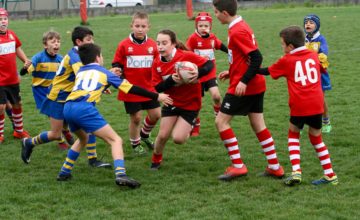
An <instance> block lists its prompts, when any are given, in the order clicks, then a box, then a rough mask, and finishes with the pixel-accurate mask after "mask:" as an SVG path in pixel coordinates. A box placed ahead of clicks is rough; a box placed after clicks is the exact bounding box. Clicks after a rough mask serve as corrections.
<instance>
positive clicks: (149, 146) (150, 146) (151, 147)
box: [141, 138, 154, 150]
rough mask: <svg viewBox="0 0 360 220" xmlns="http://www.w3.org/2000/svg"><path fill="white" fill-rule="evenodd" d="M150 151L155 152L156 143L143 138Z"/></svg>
mask: <svg viewBox="0 0 360 220" xmlns="http://www.w3.org/2000/svg"><path fill="white" fill-rule="evenodd" d="M141 140H142V141H143V142H144V143H145V144H146V146H147V147H148V148H149V150H154V142H153V141H152V140H151V139H150V138H141Z"/></svg>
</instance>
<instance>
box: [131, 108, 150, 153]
mask: <svg viewBox="0 0 360 220" xmlns="http://www.w3.org/2000/svg"><path fill="white" fill-rule="evenodd" d="M141 118H142V111H141V110H140V111H137V112H134V113H131V114H130V122H129V137H130V143H131V146H132V149H133V152H134V153H135V154H137V155H144V154H145V153H146V150H145V148H144V147H143V146H142V145H141V139H140V129H141V127H140V126H141Z"/></svg>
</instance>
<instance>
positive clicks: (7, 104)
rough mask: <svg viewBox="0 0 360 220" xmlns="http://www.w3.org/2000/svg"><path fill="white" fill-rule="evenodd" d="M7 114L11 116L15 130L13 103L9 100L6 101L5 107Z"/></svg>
mask: <svg viewBox="0 0 360 220" xmlns="http://www.w3.org/2000/svg"><path fill="white" fill-rule="evenodd" d="M5 112H6V115H7V116H8V117H9V119H10V121H11V124H12V127H13V130H14V129H15V124H14V119H13V117H12V105H11V103H10V102H9V101H6V108H5Z"/></svg>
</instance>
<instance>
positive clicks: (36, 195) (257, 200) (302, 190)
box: [0, 7, 360, 219]
mask: <svg viewBox="0 0 360 220" xmlns="http://www.w3.org/2000/svg"><path fill="white" fill-rule="evenodd" d="M359 12H360V7H319V8H291V9H290V8H288V9H252V10H242V11H240V12H239V13H240V14H241V15H242V16H243V17H244V19H245V20H246V21H247V22H248V23H249V24H250V25H251V27H252V28H253V30H254V32H255V36H256V37H257V40H258V43H259V48H260V51H261V52H262V54H263V56H264V62H263V65H264V66H267V65H269V64H271V63H272V62H274V61H276V60H277V58H279V57H280V56H281V55H282V51H281V47H280V43H279V38H278V32H279V31H280V29H282V28H283V27H285V26H287V25H291V24H298V25H302V19H303V17H304V16H305V15H306V14H309V13H316V14H318V15H319V16H320V18H321V32H322V33H323V34H324V35H325V36H326V38H327V41H328V44H329V45H330V54H329V59H330V63H331V64H330V65H331V66H330V68H329V72H330V74H331V77H332V83H333V90H332V91H331V92H329V93H328V94H327V100H328V103H329V107H330V113H331V116H332V124H333V131H332V133H331V134H329V135H324V141H325V143H326V144H327V146H328V148H329V151H330V153H331V155H332V161H333V166H334V170H335V172H337V174H338V177H339V180H340V184H339V185H338V186H336V187H333V186H325V187H320V188H319V187H314V186H312V185H311V184H310V182H311V180H313V179H316V178H319V177H320V176H321V175H322V169H321V166H320V164H319V161H318V159H317V157H316V154H315V152H314V150H313V148H312V146H311V145H310V143H309V141H308V138H307V135H303V137H302V142H301V143H302V145H301V146H302V152H301V153H302V169H303V184H302V185H300V186H299V187H296V188H288V187H285V186H284V185H283V184H282V181H280V180H274V179H269V178H265V177H261V176H259V174H260V173H262V172H263V171H264V169H265V166H266V161H265V157H264V156H263V154H262V151H261V147H260V146H259V143H258V141H257V139H256V137H255V135H254V134H253V133H252V132H251V129H250V126H249V124H248V121H247V118H245V117H237V118H235V119H234V120H233V122H232V126H233V128H234V131H235V132H236V134H237V137H238V140H239V144H240V146H241V153H242V157H243V159H244V162H245V163H246V164H247V166H248V169H249V174H248V176H247V177H244V178H242V179H239V180H236V181H233V182H230V183H224V182H219V181H218V180H217V176H218V175H219V174H221V173H222V172H223V171H224V169H225V168H226V167H227V166H228V165H229V163H230V161H229V159H228V156H227V153H226V150H225V149H224V147H223V145H222V142H221V141H220V138H219V136H218V133H217V132H216V129H215V126H214V116H213V113H212V107H211V104H210V100H209V96H206V97H205V99H204V107H203V110H202V111H201V118H202V125H201V135H200V136H199V137H197V138H191V139H190V140H189V141H188V142H187V143H186V144H185V145H181V146H177V145H175V144H173V143H172V142H171V141H169V142H168V144H167V146H166V149H165V152H164V161H163V167H162V169H161V170H159V171H158V172H151V171H150V170H149V165H150V158H151V155H150V154H148V155H147V156H145V157H134V156H133V155H132V153H131V149H130V144H129V142H128V134H127V130H128V129H127V124H128V121H129V119H128V116H127V115H126V114H125V113H124V108H123V104H122V103H120V102H118V101H116V95H115V94H112V95H111V96H103V99H102V102H101V103H100V104H99V105H98V108H99V109H101V112H102V113H103V114H104V115H105V117H106V119H108V121H109V123H110V124H111V125H112V126H113V127H114V128H115V129H116V131H117V132H118V133H119V134H120V135H121V136H122V137H123V139H124V142H125V146H124V149H125V152H126V167H127V171H128V174H129V175H130V176H132V177H134V178H136V179H138V180H140V181H141V182H142V186H141V188H139V189H137V190H129V189H126V188H119V187H117V186H116V185H115V184H114V174H113V170H103V169H94V168H90V167H89V166H88V164H87V159H86V153H85V152H83V153H82V155H81V156H80V157H79V159H78V162H77V163H76V165H75V167H74V169H73V175H74V178H73V180H72V181H70V182H61V183H60V182H57V181H56V179H55V178H56V175H57V173H58V171H59V169H60V167H61V165H62V163H63V160H64V158H65V156H66V152H63V151H60V150H58V148H57V146H56V144H55V143H49V144H46V145H43V146H39V147H37V148H35V150H34V153H33V156H32V158H31V159H32V161H31V164H29V165H25V164H23V162H22V161H21V159H20V143H19V141H17V140H14V139H13V138H12V136H11V132H12V131H11V125H10V124H9V120H7V122H6V131H5V138H6V141H5V143H4V144H2V145H1V146H0V148H1V155H0V157H1V160H0V169H1V178H0V219H358V217H359V216H360V211H359V210H360V205H359V198H360V197H359V196H360V195H359V192H360V183H359V182H360V181H359V180H360V171H359V164H360V157H359V156H360V154H359V146H358V143H359V141H360V139H359V135H358V134H357V130H356V129H357V128H358V126H359V124H360V120H359V116H358V111H359V106H360V101H359V97H360V96H359V95H360V94H359V91H360V86H359V80H358V79H359V76H358V75H357V74H359V64H360V61H359V58H360V45H359V43H358V42H359V39H360V26H359V24H358V23H357V22H358V21H359V18H360V17H359ZM89 21H90V23H91V26H90V27H91V28H92V29H93V30H94V32H95V41H96V43H98V44H100V45H101V46H102V48H103V55H104V58H105V61H106V66H107V67H110V62H111V60H112V57H113V54H114V52H115V49H116V45H117V43H118V42H119V41H120V40H121V39H123V38H125V37H127V36H128V34H129V23H130V17H129V16H108V17H97V18H90V19H89ZM151 23H152V29H151V31H150V33H149V35H150V37H153V38H154V37H155V35H156V32H157V31H159V30H160V29H163V28H170V29H173V30H175V31H176V32H177V33H178V36H179V38H180V39H181V40H183V41H185V39H186V37H187V36H188V35H190V33H192V32H193V30H194V24H193V22H189V21H187V20H185V15H184V14H182V13H179V14H154V15H151ZM78 24H79V18H64V19H56V20H55V19H54V20H35V21H11V22H10V28H11V29H13V30H14V31H15V32H16V33H17V34H18V36H19V37H20V39H21V40H22V42H23V49H24V50H25V51H26V53H27V55H28V56H29V57H31V56H32V55H33V54H35V53H36V52H38V51H40V50H41V49H42V46H41V36H42V33H43V32H45V31H47V30H49V28H54V29H55V30H57V31H58V32H60V33H61V35H62V49H61V53H62V54H65V53H66V52H67V50H68V49H70V47H71V40H70V35H69V34H67V31H71V30H72V29H73V28H74V26H76V25H78ZM213 31H214V33H215V34H216V35H217V36H218V37H219V38H220V39H221V40H223V41H224V42H226V40H227V36H226V33H227V27H226V26H221V25H220V24H219V22H218V21H216V19H214V25H213ZM216 55H217V65H218V70H223V69H226V68H227V64H226V54H223V53H222V52H219V53H217V54H216ZM30 83H31V77H23V79H22V82H21V89H22V97H23V106H24V120H25V122H24V123H25V128H26V129H27V130H28V131H29V132H30V133H31V134H32V135H37V134H38V133H39V132H41V131H43V130H47V129H49V124H48V120H47V118H46V117H44V116H42V115H40V114H39V113H38V111H37V110H36V109H35V104H34V101H33V98H32V93H31V86H30ZM220 87H221V90H222V92H223V93H224V92H225V90H226V88H227V83H221V84H220ZM267 87H268V90H267V93H266V97H265V119H266V123H267V126H268V128H269V129H270V130H271V132H272V134H273V137H274V139H275V141H276V145H277V151H278V156H279V159H280V162H281V163H282V165H283V166H284V168H285V170H286V172H288V173H289V172H290V171H291V166H290V162H289V158H288V152H287V128H288V106H287V90H286V83H285V81H284V80H279V81H274V80H272V79H270V78H268V79H267ZM113 91H114V90H113ZM157 129H158V128H156V129H155V131H154V132H153V135H152V136H153V137H155V136H156V133H157ZM98 155H99V157H100V158H101V157H103V158H102V159H103V160H106V161H109V162H110V161H112V159H111V154H110V150H109V147H108V146H106V144H104V142H102V141H101V140H99V141H98Z"/></svg>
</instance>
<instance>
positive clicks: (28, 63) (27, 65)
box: [24, 59, 31, 69]
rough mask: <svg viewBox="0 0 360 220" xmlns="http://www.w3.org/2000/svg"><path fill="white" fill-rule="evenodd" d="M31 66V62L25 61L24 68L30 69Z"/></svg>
mask: <svg viewBox="0 0 360 220" xmlns="http://www.w3.org/2000/svg"><path fill="white" fill-rule="evenodd" d="M30 65H31V60H28V59H27V60H25V62H24V68H26V69H27V68H29V67H30Z"/></svg>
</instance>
